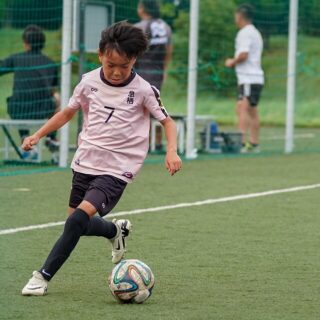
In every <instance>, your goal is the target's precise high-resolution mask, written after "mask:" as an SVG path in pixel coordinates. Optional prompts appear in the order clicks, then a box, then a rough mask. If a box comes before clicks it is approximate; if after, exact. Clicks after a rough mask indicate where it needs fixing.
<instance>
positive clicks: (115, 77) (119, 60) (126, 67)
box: [99, 50, 136, 85]
mask: <svg viewBox="0 0 320 320" xmlns="http://www.w3.org/2000/svg"><path fill="white" fill-rule="evenodd" d="M99 60H100V62H101V64H102V69H103V74H104V77H105V78H106V80H108V81H109V82H110V83H112V84H114V85H118V84H121V83H123V82H125V81H126V80H127V79H128V78H129V77H130V74H131V70H132V68H133V65H134V64H135V62H136V59H135V58H132V59H128V57H126V56H125V55H121V54H119V53H118V52H117V51H116V50H113V51H105V52H104V53H101V52H99Z"/></svg>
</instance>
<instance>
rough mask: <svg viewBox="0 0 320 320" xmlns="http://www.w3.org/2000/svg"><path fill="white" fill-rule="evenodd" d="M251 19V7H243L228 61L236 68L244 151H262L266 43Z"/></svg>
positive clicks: (227, 62) (238, 109)
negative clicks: (263, 53) (259, 104)
mask: <svg viewBox="0 0 320 320" xmlns="http://www.w3.org/2000/svg"><path fill="white" fill-rule="evenodd" d="M252 19H253V8H252V6H250V5H248V4H243V5H241V6H239V7H238V9H237V11H236V14H235V23H236V25H237V27H238V28H239V29H240V30H239V31H238V34H237V37H236V41H235V57H234V58H230V59H227V60H226V61H225V65H226V67H228V68H235V70H236V74H237V79H238V102H237V105H236V112H237V116H238V127H239V130H240V131H241V132H242V134H243V140H242V143H243V148H242V151H243V152H260V148H259V131H260V120H259V113H258V103H259V99H260V94H261V91H262V88H263V84H264V73H263V70H262V68H261V56H262V51H263V40H262V37H261V34H260V32H259V31H258V30H257V29H256V28H255V26H254V25H253V24H252ZM248 131H249V132H250V139H249V141H247V133H248Z"/></svg>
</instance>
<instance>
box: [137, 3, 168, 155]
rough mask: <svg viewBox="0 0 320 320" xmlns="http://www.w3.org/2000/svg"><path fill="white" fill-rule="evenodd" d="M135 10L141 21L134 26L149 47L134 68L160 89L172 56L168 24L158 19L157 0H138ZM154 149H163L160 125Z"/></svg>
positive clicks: (158, 7) (158, 8) (158, 6)
mask: <svg viewBox="0 0 320 320" xmlns="http://www.w3.org/2000/svg"><path fill="white" fill-rule="evenodd" d="M137 12H138V16H139V17H140V19H141V21H140V22H138V23H137V24H136V27H138V28H140V29H142V30H143V31H144V32H145V33H146V34H147V36H148V39H149V49H148V51H147V52H146V53H145V54H144V55H143V56H142V57H140V58H139V59H138V60H137V62H136V64H135V69H136V70H137V72H138V74H139V75H140V76H141V77H142V78H144V79H145V80H147V81H148V82H149V83H150V84H152V85H153V86H155V87H156V88H157V89H158V90H161V86H162V84H163V81H164V80H165V78H166V71H167V68H168V65H169V63H170V60H171V57H172V43H171V33H172V31H171V28H170V26H169V25H168V24H167V23H166V22H165V21H163V20H162V19H160V5H159V2H158V1H157V0H140V1H139V4H138V10H137ZM156 150H158V151H161V150H163V145H162V130H161V128H160V127H157V131H156Z"/></svg>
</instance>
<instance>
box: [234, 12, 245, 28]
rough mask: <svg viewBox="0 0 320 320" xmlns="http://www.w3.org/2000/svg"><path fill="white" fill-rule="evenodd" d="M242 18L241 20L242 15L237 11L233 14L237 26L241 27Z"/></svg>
mask: <svg viewBox="0 0 320 320" xmlns="http://www.w3.org/2000/svg"><path fill="white" fill-rule="evenodd" d="M242 20H243V18H242V15H241V14H240V13H238V12H237V13H236V14H235V16H234V21H235V23H236V26H237V27H238V28H241V26H242V23H243V22H242Z"/></svg>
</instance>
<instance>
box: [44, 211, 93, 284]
mask: <svg viewBox="0 0 320 320" xmlns="http://www.w3.org/2000/svg"><path fill="white" fill-rule="evenodd" d="M89 221H90V218H89V216H88V215H87V214H86V213H85V212H84V211H83V210H81V209H79V208H77V209H76V210H75V211H74V212H73V214H71V215H70V216H69V217H68V219H67V221H66V223H65V225H64V231H63V233H62V235H61V237H60V238H59V239H58V241H57V242H56V244H55V245H54V247H53V248H52V250H51V252H50V254H49V256H48V258H47V260H46V262H45V263H44V265H43V267H42V268H41V270H40V271H39V272H40V273H41V274H42V276H43V277H44V278H45V279H46V280H50V279H51V278H52V277H53V276H54V275H55V274H56V272H57V271H58V270H59V269H60V268H61V266H62V265H63V264H64V262H65V261H66V260H67V259H68V257H69V256H70V254H71V252H72V251H73V249H74V248H75V246H76V245H77V243H78V241H79V239H80V237H81V235H83V234H85V233H86V230H87V228H88V225H89Z"/></svg>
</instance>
